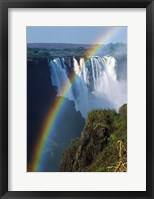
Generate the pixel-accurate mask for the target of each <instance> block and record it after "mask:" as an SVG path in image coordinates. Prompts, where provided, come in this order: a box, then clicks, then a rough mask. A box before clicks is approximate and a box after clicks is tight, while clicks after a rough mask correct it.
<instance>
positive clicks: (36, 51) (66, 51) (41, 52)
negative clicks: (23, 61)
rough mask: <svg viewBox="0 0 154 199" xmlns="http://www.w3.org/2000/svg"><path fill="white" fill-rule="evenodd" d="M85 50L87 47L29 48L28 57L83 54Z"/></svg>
mask: <svg viewBox="0 0 154 199" xmlns="http://www.w3.org/2000/svg"><path fill="white" fill-rule="evenodd" d="M85 52H86V49H85V48H83V47H77V48H62V49H58V48H54V49H44V48H27V58H28V59H29V60H31V59H35V58H38V57H46V58H51V57H52V56H74V55H76V56H82V55H84V53H85Z"/></svg>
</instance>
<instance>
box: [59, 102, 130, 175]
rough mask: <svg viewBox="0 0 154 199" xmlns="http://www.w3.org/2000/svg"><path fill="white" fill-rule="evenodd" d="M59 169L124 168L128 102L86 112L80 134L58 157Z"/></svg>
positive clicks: (110, 170) (125, 168) (125, 164)
mask: <svg viewBox="0 0 154 199" xmlns="http://www.w3.org/2000/svg"><path fill="white" fill-rule="evenodd" d="M61 171H66V172H67V171H88V172H94V171H97V172H125V171H127V105H126V104H124V105H123V106H122V107H121V108H120V109H119V113H116V112H115V111H114V110H109V109H108V110H101V109H97V110H93V111H91V112H89V114H88V116H87V119H86V124H85V127H84V129H83V131H82V133H81V136H80V137H79V138H77V139H75V140H73V141H72V142H71V144H70V145H69V146H68V147H67V148H66V149H65V151H64V153H63V156H62V159H61Z"/></svg>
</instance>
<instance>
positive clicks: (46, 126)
mask: <svg viewBox="0 0 154 199" xmlns="http://www.w3.org/2000/svg"><path fill="white" fill-rule="evenodd" d="M119 30H120V27H110V28H109V29H108V30H107V31H106V32H105V33H103V35H101V36H100V38H99V39H97V41H96V42H95V43H96V45H92V46H91V47H90V49H89V50H88V51H87V52H86V54H85V56H87V57H88V56H94V55H95V54H96V53H97V52H98V50H99V49H100V48H101V46H102V45H101V44H104V43H106V42H108V41H109V39H110V38H112V37H113V36H114V35H115V34H116V33H117V32H118V31H119ZM75 79H76V74H75V73H72V74H71V75H70V77H69V80H70V82H71V83H73V82H74V81H75ZM70 82H67V83H66V84H65V85H64V86H63V88H62V90H61V91H62V96H66V95H67V93H68V92H69V90H70V88H71V84H70ZM63 103H64V98H63V97H60V98H58V99H57V100H56V101H55V102H54V103H53V104H52V105H51V107H50V109H49V111H48V113H47V116H46V118H45V120H44V122H43V126H42V129H41V131H40V133H39V136H38V138H37V143H36V145H35V147H34V151H33V154H32V161H31V165H30V171H33V172H35V171H40V170H41V168H42V166H43V151H44V148H45V146H46V144H47V140H48V138H49V137H50V134H51V133H53V127H54V124H55V122H56V119H57V118H58V115H59V114H60V112H61V109H62V106H63Z"/></svg>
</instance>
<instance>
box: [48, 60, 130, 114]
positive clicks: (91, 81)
mask: <svg viewBox="0 0 154 199" xmlns="http://www.w3.org/2000/svg"><path fill="white" fill-rule="evenodd" d="M67 67H69V66H66V64H65V59H64V58H55V59H54V60H52V61H51V62H50V69H51V80H52V85H54V86H56V87H57V96H62V88H63V86H64V84H66V82H67V83H68V84H71V82H70V80H69V78H68V76H69V75H68V70H67ZM116 67H118V66H117V61H116V60H115V58H114V57H111V56H104V57H100V56H95V57H90V58H89V60H88V61H86V62H85V60H84V58H80V59H79V60H78V61H77V60H76V59H75V58H73V66H72V70H73V71H72V72H74V73H75V74H76V78H75V81H74V82H73V84H72V85H71V89H70V90H69V92H67V93H66V95H65V96H64V97H65V98H67V99H69V100H73V101H74V103H75V108H76V110H77V111H78V110H79V111H80V112H81V114H82V116H83V117H86V115H87V113H88V112H89V111H90V110H92V109H95V108H114V109H115V110H118V109H119V107H120V106H121V105H123V104H124V103H126V102H127V83H126V81H124V80H123V81H118V80H117V74H116Z"/></svg>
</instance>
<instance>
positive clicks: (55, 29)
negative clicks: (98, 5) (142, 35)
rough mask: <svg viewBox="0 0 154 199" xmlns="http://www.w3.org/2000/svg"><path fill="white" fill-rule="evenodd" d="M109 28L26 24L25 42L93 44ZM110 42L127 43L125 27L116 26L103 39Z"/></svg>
mask: <svg viewBox="0 0 154 199" xmlns="http://www.w3.org/2000/svg"><path fill="white" fill-rule="evenodd" d="M109 29H110V27H109V26H82V27H81V26H41V27H38V26H28V27H27V42H28V43H74V44H93V43H96V41H97V39H98V38H100V37H102V36H103V35H104V34H105V33H106V32H108V31H109ZM110 42H112V43H117V42H122V43H127V27H118V31H116V32H114V34H111V35H110V36H109V37H108V39H107V40H106V41H105V43H110ZM97 43H98V42H97Z"/></svg>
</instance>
